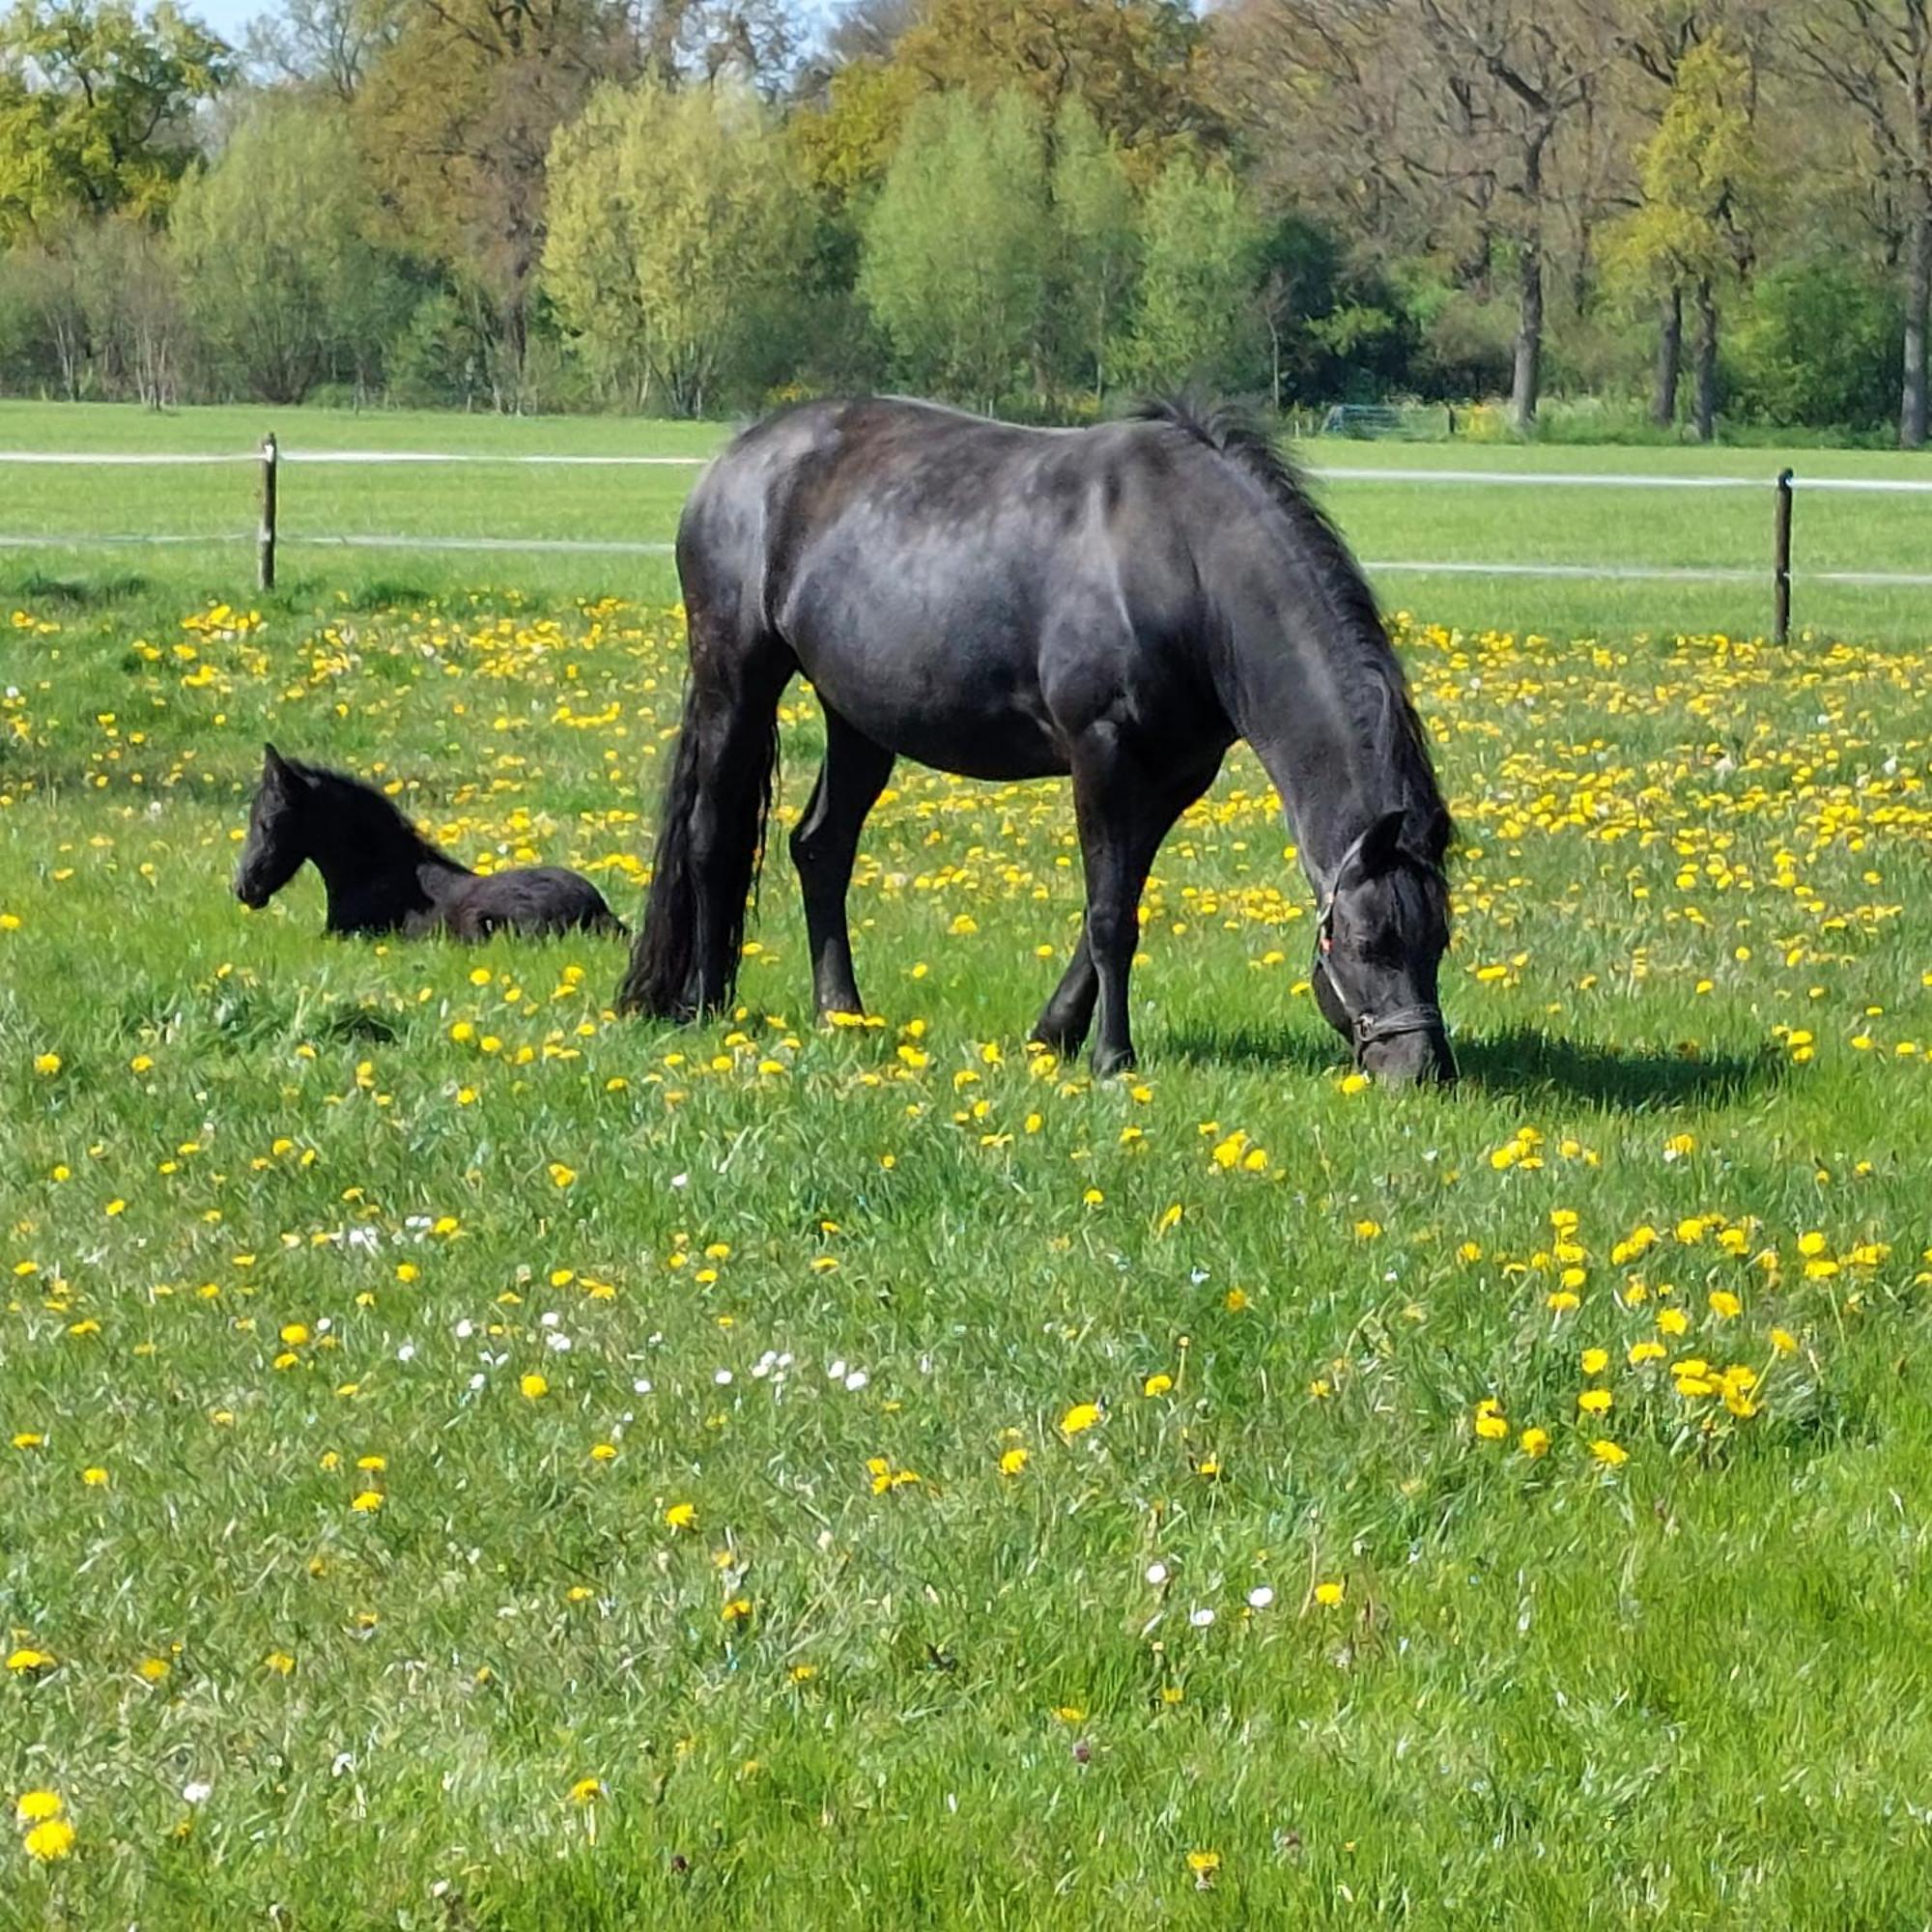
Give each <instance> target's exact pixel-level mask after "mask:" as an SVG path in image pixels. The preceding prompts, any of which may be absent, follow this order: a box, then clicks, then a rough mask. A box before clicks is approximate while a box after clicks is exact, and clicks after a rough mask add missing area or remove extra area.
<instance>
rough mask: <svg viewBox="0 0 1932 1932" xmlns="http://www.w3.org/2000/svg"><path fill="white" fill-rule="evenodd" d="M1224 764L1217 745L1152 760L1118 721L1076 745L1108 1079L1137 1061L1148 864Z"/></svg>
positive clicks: (1091, 948)
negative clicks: (1132, 986)
mask: <svg viewBox="0 0 1932 1932" xmlns="http://www.w3.org/2000/svg"><path fill="white" fill-rule="evenodd" d="M1220 766H1221V752H1220V748H1219V747H1218V746H1217V747H1216V748H1215V749H1214V750H1213V752H1212V753H1211V754H1208V755H1206V756H1201V755H1197V756H1196V757H1194V758H1193V759H1192V760H1190V761H1189V762H1187V763H1184V764H1181V765H1179V766H1176V765H1171V764H1157V763H1153V762H1151V761H1149V760H1147V759H1145V758H1143V757H1141V756H1139V755H1137V754H1136V753H1135V751H1134V750H1133V748H1131V747H1129V746H1127V745H1125V744H1123V743H1122V738H1121V734H1120V732H1119V730H1118V728H1117V727H1115V726H1113V725H1099V726H1095V727H1094V728H1092V729H1091V730H1089V731H1088V732H1087V733H1086V734H1085V735H1084V736H1083V738H1082V739H1081V741H1080V743H1079V744H1078V745H1076V747H1075V748H1074V753H1073V807H1074V811H1075V814H1076V816H1077V818H1078V821H1079V827H1080V850H1081V856H1082V857H1083V859H1084V860H1085V862H1086V867H1087V923H1086V928H1085V931H1084V935H1083V937H1084V941H1085V944H1086V947H1087V950H1088V952H1090V953H1091V955H1092V957H1093V964H1094V976H1095V979H1096V980H1097V982H1098V990H1099V1025H1098V1031H1097V1037H1095V1039H1094V1072H1095V1073H1097V1074H1099V1075H1100V1076H1101V1077H1102V1078H1104V1077H1105V1076H1106V1075H1108V1074H1110V1073H1121V1072H1124V1071H1125V1070H1126V1069H1127V1068H1128V1067H1130V1066H1131V1065H1133V1064H1134V1042H1133V1037H1132V1033H1131V1030H1130V1028H1129V1026H1128V1021H1127V977H1128V973H1129V970H1130V968H1131V967H1132V965H1133V957H1134V949H1135V948H1136V947H1137V946H1138V945H1139V944H1140V930H1141V928H1140V903H1141V889H1142V887H1144V886H1145V885H1146V884H1147V875H1148V870H1149V868H1150V867H1151V866H1152V864H1153V857H1154V854H1155V853H1156V852H1157V851H1159V850H1160V841H1161V840H1162V839H1163V838H1166V837H1167V835H1168V832H1169V831H1170V829H1171V828H1172V827H1173V824H1174V821H1175V820H1176V819H1177V818H1179V816H1180V814H1181V813H1182V812H1183V811H1185V810H1187V808H1188V807H1189V806H1190V805H1192V804H1193V803H1194V801H1195V800H1196V799H1197V798H1199V797H1200V796H1201V794H1202V793H1203V792H1205V791H1206V790H1207V789H1208V786H1209V785H1210V784H1212V783H1213V782H1214V774H1215V773H1216V772H1217V771H1218V770H1219V769H1220ZM1076 964H1077V958H1076ZM1071 977H1072V976H1071V971H1070V969H1069V973H1068V978H1071ZM1064 983H1065V982H1063V984H1064Z"/></svg>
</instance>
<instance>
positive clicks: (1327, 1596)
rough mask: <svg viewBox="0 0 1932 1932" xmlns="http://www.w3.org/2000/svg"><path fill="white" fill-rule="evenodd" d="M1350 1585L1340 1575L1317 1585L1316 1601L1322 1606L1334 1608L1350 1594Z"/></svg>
mask: <svg viewBox="0 0 1932 1932" xmlns="http://www.w3.org/2000/svg"><path fill="white" fill-rule="evenodd" d="M1348 1588H1349V1586H1348V1585H1347V1583H1345V1582H1344V1581H1343V1580H1342V1579H1341V1578H1340V1577H1336V1578H1333V1579H1331V1580H1330V1581H1328V1582H1325V1583H1318V1584H1316V1586H1315V1601H1316V1602H1317V1603H1318V1604H1320V1605H1321V1606H1322V1608H1324V1609H1329V1610H1332V1609H1333V1608H1334V1607H1335V1605H1337V1604H1339V1603H1340V1602H1341V1601H1342V1599H1343V1598H1344V1597H1345V1596H1347V1595H1348Z"/></svg>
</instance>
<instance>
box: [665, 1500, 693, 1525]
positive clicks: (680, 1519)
mask: <svg viewBox="0 0 1932 1932" xmlns="http://www.w3.org/2000/svg"><path fill="white" fill-rule="evenodd" d="M665 1520H666V1521H667V1522H668V1523H669V1524H670V1526H671V1528H673V1529H695V1528H696V1526H697V1505H696V1503H672V1504H671V1506H670V1507H669V1508H668V1510H666V1511H665Z"/></svg>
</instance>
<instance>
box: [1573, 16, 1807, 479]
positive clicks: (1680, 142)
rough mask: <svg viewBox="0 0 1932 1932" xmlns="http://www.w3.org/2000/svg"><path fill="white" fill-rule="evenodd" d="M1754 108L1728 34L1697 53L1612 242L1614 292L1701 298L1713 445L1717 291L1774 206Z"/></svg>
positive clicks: (1701, 349)
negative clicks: (1636, 199)
mask: <svg viewBox="0 0 1932 1932" xmlns="http://www.w3.org/2000/svg"><path fill="white" fill-rule="evenodd" d="M1755 104H1756V87H1755V77H1754V75H1753V74H1752V72H1751V69H1750V65H1749V63H1748V61H1747V60H1746V58H1745V57H1744V56H1743V55H1742V54H1741V53H1738V52H1736V51H1734V50H1733V49H1732V48H1731V47H1730V45H1729V44H1728V43H1726V41H1725V39H1724V37H1723V34H1722V32H1721V31H1720V30H1719V31H1717V32H1714V33H1713V34H1712V35H1711V37H1710V38H1709V39H1708V40H1705V41H1703V42H1701V43H1698V44H1697V45H1695V46H1692V47H1690V49H1689V50H1688V51H1687V52H1686V53H1685V54H1684V57H1683V58H1682V59H1681V60H1680V61H1679V62H1678V63H1677V68H1676V72H1675V75H1674V76H1673V81H1672V86H1671V91H1670V99H1669V101H1668V102H1667V104H1666V105H1665V107H1664V110H1663V114H1662V119H1661V120H1660V121H1659V122H1658V126H1657V131H1656V132H1655V133H1654V134H1652V135H1651V137H1650V139H1649V140H1648V141H1646V142H1645V143H1644V145H1643V147H1642V148H1641V149H1640V150H1639V151H1638V156H1637V176H1638V181H1639V183H1640V185H1641V190H1642V200H1641V202H1640V203H1639V205H1638V206H1637V208H1636V209H1635V210H1634V211H1633V213H1631V214H1629V215H1628V216H1626V217H1625V218H1624V219H1623V220H1622V221H1621V222H1618V223H1616V224H1615V225H1614V226H1613V227H1612V229H1611V230H1610V232H1609V234H1608V236H1607V237H1606V240H1605V254H1606V257H1607V262H1608V267H1609V270H1610V274H1611V278H1612V282H1613V284H1621V285H1622V286H1623V287H1625V288H1628V289H1632V290H1635V291H1640V292H1642V293H1643V294H1645V295H1646V296H1649V297H1652V298H1666V299H1667V298H1670V297H1671V296H1672V295H1673V294H1674V293H1675V292H1678V291H1682V290H1687V289H1688V290H1689V291H1690V293H1691V294H1692V296H1693V297H1694V299H1695V302H1696V311H1697V318H1698V332H1697V345H1696V400H1695V406H1694V412H1693V416H1694V423H1695V428H1696V433H1697V436H1698V438H1699V440H1702V441H1706V442H1708V441H1709V440H1711V437H1712V436H1713V434H1714V433H1715V429H1716V419H1717V404H1718V335H1719V291H1720V290H1721V289H1722V288H1723V287H1724V286H1725V285H1726V284H1729V283H1735V282H1736V281H1737V280H1738V279H1739V278H1740V277H1741V276H1742V274H1743V272H1744V270H1745V267H1746V265H1747V263H1748V261H1749V259H1750V256H1751V252H1752V245H1753V238H1754V236H1755V234H1756V232H1757V230H1758V229H1759V228H1760V227H1761V225H1762V224H1763V223H1764V221H1765V219H1766V217H1767V215H1768V213H1769V212H1770V208H1771V205H1772V199H1773V180H1772V173H1771V168H1770V165H1769V161H1768V157H1767V156H1766V153H1765V149H1764V144H1763V141H1762V139H1761V137H1760V135H1759V132H1758V128H1757V123H1756V116H1755V112H1754V109H1755ZM1666 327H1667V324H1666Z"/></svg>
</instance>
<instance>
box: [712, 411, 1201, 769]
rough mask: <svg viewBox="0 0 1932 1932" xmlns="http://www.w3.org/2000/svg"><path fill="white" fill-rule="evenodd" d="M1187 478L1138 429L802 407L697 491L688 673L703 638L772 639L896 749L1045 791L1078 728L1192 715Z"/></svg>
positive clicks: (1177, 453)
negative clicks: (1146, 712)
mask: <svg viewBox="0 0 1932 1932" xmlns="http://www.w3.org/2000/svg"><path fill="white" fill-rule="evenodd" d="M1190 467H1196V468H1198V467H1199V466H1198V465H1195V464H1194V462H1193V457H1192V453H1191V452H1190V450H1189V449H1188V447H1187V446H1186V445H1185V444H1184V443H1183V442H1182V441H1181V440H1179V439H1177V438H1174V437H1171V436H1165V435H1162V434H1160V433H1159V432H1158V431H1155V430H1153V429H1152V426H1151V425H1148V424H1138V423H1116V424H1108V425H1102V426H1099V427H1096V428H1094V429H1088V430H1044V429H1035V428H1028V427H1022V426H1018V425H1014V424H1009V423H1001V422H995V421H991V420H989V419H987V418H984V417H980V416H973V415H969V414H966V413H964V412H959V411H954V410H950V409H945V408H941V407H939V406H936V405H932V404H926V403H919V402H912V401H904V400H899V399H895V398H872V399H866V400H860V401H846V402H826V403H815V404H807V405H801V406H799V407H798V408H796V409H793V410H790V411H786V412H782V413H781V414H780V415H779V416H777V417H774V418H770V419H768V420H767V421H766V422H763V423H760V424H758V425H756V426H755V427H754V428H753V429H751V430H749V431H747V432H746V433H745V434H744V435H743V436H741V437H740V438H739V439H738V440H736V441H734V442H733V443H732V444H731V445H729V446H728V447H727V448H726V450H725V452H724V453H723V454H722V455H721V456H720V457H719V458H718V459H717V461H716V462H715V463H714V464H713V465H712V467H711V469H709V470H708V471H707V472H706V475H705V477H704V479H703V480H702V482H701V484H700V486H699V488H698V490H697V491H696V492H694V494H693V498H692V501H691V503H690V505H689V506H688V508H687V511H686V516H685V520H684V524H683V526H682V527H681V529H680V533H679V552H678V561H679V570H680V575H681V577H682V579H683V582H684V585H685V592H686V602H687V606H688V607H690V608H691V609H692V611H693V630H694V636H693V651H694V663H695V664H696V663H697V660H698V654H699V653H700V652H702V651H706V650H715V649H717V648H718V647H719V639H725V640H727V641H726V642H725V648H726V649H729V648H732V647H733V646H734V645H735V644H737V643H739V642H741V641H742V642H744V643H747V644H752V640H754V639H755V640H759V641H758V642H757V643H756V644H753V647H763V640H767V639H777V640H778V641H779V643H780V644H781V646H782V648H783V649H785V650H786V651H788V652H789V654H790V656H791V657H792V658H793V659H795V660H796V663H797V665H798V667H799V668H801V669H802V670H803V671H804V673H805V675H806V676H807V677H808V678H810V681H811V683H812V684H813V686H814V687H815V688H816V689H817V690H818V692H819V695H820V696H821V697H822V698H823V699H824V700H825V701H826V702H827V703H828V704H829V705H831V706H832V707H833V708H834V709H836V710H837V711H838V712H839V713H840V714H841V715H842V716H843V717H844V718H845V719H846V720H847V722H849V723H850V724H852V725H855V726H856V727H857V728H858V729H859V730H860V731H862V732H864V733H865V734H866V735H867V736H869V737H871V738H873V739H875V740H876V741H877V742H878V743H880V744H883V745H886V746H888V747H889V748H891V749H892V750H894V751H896V752H900V753H905V754H907V755H909V756H912V757H915V758H918V759H920V760H921V761H922V762H924V763H928V764H937V765H940V766H942V767H944V768H946V769H950V770H954V771H961V772H965V773H967V774H968V775H971V776H984V777H1013V778H1017V777H1030V776H1040V775H1045V774H1047V773H1051V772H1056V771H1063V770H1065V766H1066V757H1065V746H1066V742H1067V739H1068V737H1069V736H1070V735H1071V734H1072V732H1073V731H1074V730H1075V729H1077V728H1078V726H1079V725H1080V723H1081V722H1083V721H1084V720H1085V719H1088V718H1090V717H1092V716H1093V715H1094V714H1096V713H1097V712H1099V711H1103V710H1105V709H1107V708H1108V707H1110V706H1119V705H1125V706H1128V707H1130V708H1148V709H1151V708H1153V707H1156V706H1171V705H1174V704H1176V703H1185V702H1186V701H1187V700H1188V698H1189V696H1191V695H1195V694H1192V693H1191V692H1190V690H1188V689H1185V688H1183V687H1187V686H1188V685H1189V684H1190V681H1191V683H1192V684H1195V685H1198V684H1199V681H1200V680H1199V677H1198V675H1197V673H1198V671H1199V668H1200V665H1199V658H1198V656H1192V655H1190V654H1189V653H1188V652H1187V651H1186V650H1185V649H1184V647H1183V646H1184V641H1185V637H1186V634H1188V633H1189V632H1190V630H1198V628H1199V617H1200V604H1199V579H1198V574H1197V572H1196V571H1195V569H1194V567H1193V563H1192V560H1191V555H1190V550H1189V541H1190V539H1189V533H1188V529H1187V522H1188V519H1187V518H1185V517H1182V516H1180V515H1178V514H1177V513H1176V512H1177V508H1178V504H1177V501H1176V472H1177V471H1178V470H1186V469H1189V468H1190ZM1185 494H1186V491H1185V489H1184V488H1183V489H1182V490H1181V491H1180V495H1182V496H1184V495H1185ZM1208 708H1210V709H1211V705H1209V706H1208Z"/></svg>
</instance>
